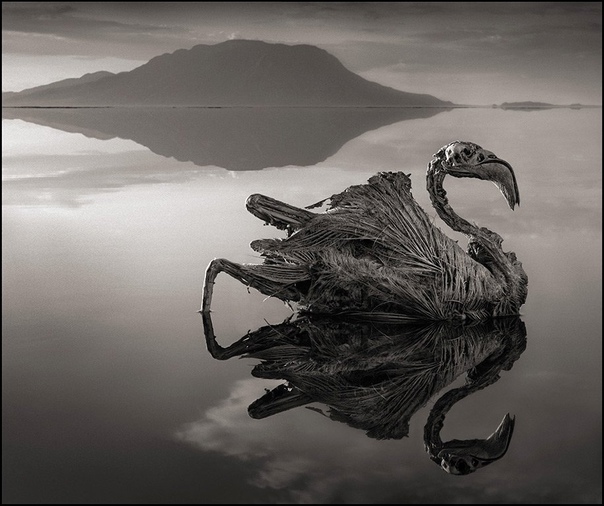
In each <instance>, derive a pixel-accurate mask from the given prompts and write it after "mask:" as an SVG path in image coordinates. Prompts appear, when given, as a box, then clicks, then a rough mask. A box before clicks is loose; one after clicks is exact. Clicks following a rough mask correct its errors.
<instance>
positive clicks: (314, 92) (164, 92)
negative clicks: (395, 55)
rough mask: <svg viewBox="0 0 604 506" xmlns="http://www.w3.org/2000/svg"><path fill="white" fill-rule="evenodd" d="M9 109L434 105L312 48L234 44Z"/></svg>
mask: <svg viewBox="0 0 604 506" xmlns="http://www.w3.org/2000/svg"><path fill="white" fill-rule="evenodd" d="M2 102H3V106H116V105H120V106H133V105H139V106H140V105H147V106H149V105H153V106H288V107H291V106H352V107H359V106H364V107H367V106H398V107H401V106H436V107H446V106H448V105H452V104H451V102H444V101H442V100H440V99H438V98H435V97H433V96H430V95H425V94H417V93H406V92H403V91H399V90H395V89H393V88H389V87H386V86H382V85H380V84H378V83H374V82H371V81H368V80H366V79H364V78H362V77H361V76H359V75H357V74H355V73H354V72H351V71H350V70H348V69H346V68H345V67H344V65H342V63H341V62H340V61H339V60H338V59H337V58H336V57H335V56H333V55H331V54H329V53H328V52H327V51H325V50H323V49H320V48H318V47H315V46H311V45H306V44H303V45H294V46H290V45H285V44H272V43H267V42H262V41H254V40H229V41H226V42H222V43H219V44H214V45H204V44H200V45H197V46H194V47H193V48H191V49H179V50H178V51H175V52H174V53H169V54H163V55H161V56H157V57H155V58H152V59H151V60H150V61H148V62H147V63H145V64H144V65H141V66H140V67H138V68H135V69H134V70H131V71H129V72H121V73H119V74H113V73H110V72H97V73H94V74H87V75H85V76H83V77H81V78H79V79H67V80H63V81H59V82H56V83H52V84H49V85H45V86H39V87H36V88H32V89H29V90H24V91H21V92H18V93H6V94H3V96H2Z"/></svg>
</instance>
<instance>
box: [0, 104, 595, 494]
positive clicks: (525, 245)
mask: <svg viewBox="0 0 604 506" xmlns="http://www.w3.org/2000/svg"><path fill="white" fill-rule="evenodd" d="M601 125H602V113H601V109H582V110H570V109H553V110H544V111H530V112H529V111H510V110H508V111H504V110H499V109H455V110H449V111H439V110H414V111H407V112H400V111H399V112H396V111H375V110H374V111H372V110H360V111H355V110H348V111H338V110H319V111H312V110H306V111H294V110H273V111H266V110H245V109H244V110H236V109H231V110H228V109H225V110H222V109H219V110H178V109H176V110H162V111H157V110H156V111H150V110H76V111H65V110H53V111H43V110H38V111H31V110H30V111H20V112H15V111H10V110H5V111H4V113H3V121H2V165H3V191H2V197H3V208H2V300H3V303H2V306H3V307H2V330H3V338H2V380H3V381H2V412H3V430H2V433H3V443H2V448H3V450H2V459H3V460H2V464H3V473H2V489H3V492H2V495H3V502H5V503H7V502H8V503H10V502H13V503H15V502H21V503H22V502H42V503H49V502H63V503H100V502H110V503H120V502H129V503H383V502H399V503H441V502H444V503H601V501H602V478H601V476H602V453H601V449H602V440H601V435H602V430H601V428H602V425H601V422H602V418H601V415H602V372H601V371H602V355H601V352H602V345H601V342H602V327H601V324H602V292H601V289H602V283H601V280H602V271H601V259H602V257H601V240H602V237H601V232H602V221H601V219H602V216H601V210H602V209H601V189H602V171H601V157H602V151H601V138H602V127H601ZM455 139H461V140H469V141H473V142H475V143H477V144H480V145H482V146H483V147H484V148H486V149H488V150H491V151H493V152H495V153H496V154H497V155H498V156H500V157H501V158H503V159H505V160H507V161H508V162H510V163H511V165H512V166H513V167H514V169H515V171H516V177H517V180H518V185H519V189H520V197H521V205H520V207H519V208H517V209H516V210H515V211H514V212H512V211H510V210H509V208H508V207H507V205H506V203H505V200H504V199H503V198H502V197H501V195H500V194H499V192H498V191H497V189H496V188H495V187H494V186H493V185H490V184H487V183H485V182H481V181H475V180H467V179H464V180H452V178H448V179H447V181H446V182H445V183H446V187H447V190H448V196H449V200H450V203H451V204H452V206H453V208H454V209H455V210H456V211H457V212H458V214H460V215H461V216H463V217H465V218H467V219H469V220H470V221H473V222H476V223H477V224H478V225H480V226H486V227H488V228H490V229H491V230H494V231H496V232H498V233H499V234H500V235H501V236H502V237H503V238H504V242H503V247H504V250H505V251H514V252H516V254H517V256H518V258H519V260H521V261H522V263H523V266H524V269H525V271H526V272H527V274H528V277H529V295H528V300H527V303H526V304H525V306H524V307H523V311H522V317H521V319H522V322H523V327H522V328H523V329H525V331H524V330H523V332H525V333H526V341H525V344H524V348H523V350H524V351H521V353H519V354H518V356H517V357H515V361H513V364H512V367H511V369H509V370H503V371H501V374H500V379H499V381H497V382H496V383H494V384H492V385H490V386H488V387H486V388H483V389H480V390H479V391H476V392H473V393H471V395H467V396H466V397H465V398H463V399H461V400H460V401H459V402H458V403H456V404H455V406H453V407H452V408H451V409H450V411H449V412H448V414H447V416H446V420H445V422H444V427H443V429H442V432H441V436H442V438H443V440H451V439H475V438H486V437H487V436H488V435H489V434H491V433H492V432H493V431H494V430H495V428H496V427H497V425H498V424H499V423H500V421H501V420H502V417H503V416H504V415H505V414H506V413H510V414H511V415H513V416H515V420H516V421H515V429H514V433H513V437H512V439H511V443H510V446H509V449H508V451H507V453H506V454H505V456H504V457H503V458H501V459H500V460H498V461H496V462H494V463H493V464H492V465H489V466H488V467H485V468H483V469H479V470H477V471H476V472H475V473H473V474H469V475H466V476H454V475H450V474H447V473H445V472H444V471H443V470H442V469H441V468H440V467H439V466H437V465H435V464H434V462H432V461H431V460H430V458H429V456H428V455H427V454H426V452H425V451H424V443H423V430H424V425H425V424H426V421H427V419H428V416H429V414H430V411H431V409H432V408H433V407H434V406H435V403H436V401H437V399H438V398H439V395H441V394H442V392H440V393H433V392H432V393H430V392H428V396H427V397H426V398H425V399H419V400H418V401H417V402H418V406H416V408H414V409H413V410H411V412H410V413H409V416H408V420H407V421H408V427H407V428H406V429H407V430H406V432H407V435H408V437H402V438H400V439H377V438H375V437H368V435H367V434H366V432H367V431H366V430H363V429H362V428H355V427H353V426H351V424H347V423H341V421H336V420H333V419H330V418H329V416H322V415H325V414H326V413H327V412H328V405H327V404H323V403H321V402H320V400H319V401H317V402H314V403H310V404H307V407H310V408H312V409H307V408H306V407H302V406H300V407H296V408H293V409H289V410H285V411H281V412H278V413H274V414H272V415H270V416H267V417H265V418H262V419H254V418H251V417H250V416H249V415H248V406H250V404H252V403H254V401H256V400H257V399H259V398H261V397H262V396H263V395H264V394H265V393H266V391H267V390H271V389H273V388H275V387H277V386H278V385H280V384H281V383H283V381H281V380H279V379H263V378H259V377H256V376H252V374H251V372H252V369H253V368H254V366H257V365H258V364H259V363H260V360H259V359H257V358H242V359H237V358H236V356H234V357H233V358H230V359H229V360H224V361H218V360H215V359H214V358H213V357H212V356H211V354H210V353H209V352H208V349H207V348H206V343H205V340H204V335H203V327H202V322H201V318H200V315H199V314H198V313H197V310H198V309H199V305H200V300H201V289H202V284H203V277H204V271H205V268H206V266H207V265H208V263H209V262H210V261H211V260H212V259H213V258H214V257H225V258H228V259H230V260H233V261H236V262H242V263H246V262H247V263H258V262H259V261H260V259H259V257H258V255H257V254H256V253H254V252H253V251H252V250H251V249H250V248H249V243H250V241H252V240H254V239H258V238H262V237H283V236H284V235H283V232H281V231H278V230H276V229H273V228H271V227H266V226H264V225H263V223H262V222H260V220H258V219H257V218H255V217H254V216H252V215H251V214H249V213H247V211H246V210H245V200H246V198H247V197H248V196H249V195H251V194H252V193H263V194H265V195H269V196H272V197H275V198H278V199H279V200H283V201H285V202H288V203H291V204H293V205H298V206H306V205H309V204H312V203H315V202H317V201H319V200H322V199H324V198H325V197H328V196H330V195H332V194H334V193H338V192H340V191H342V190H343V189H344V188H346V187H348V186H350V185H353V184H361V183H363V182H365V181H366V180H367V179H368V178H369V177H371V176H372V175H373V174H375V173H376V172H378V171H404V172H405V173H407V174H410V175H411V179H412V182H413V194H414V196H415V198H416V200H417V201H418V202H419V204H420V205H421V206H422V207H423V208H424V209H425V210H426V211H427V212H428V213H429V215H430V216H433V217H434V219H435V223H436V224H437V225H439V226H441V227H442V228H443V229H444V230H445V231H446V232H447V233H449V231H448V229H446V226H445V225H444V224H442V222H440V221H439V220H438V219H437V217H436V213H435V212H434V211H433V209H432V208H431V207H430V202H429V198H428V196H427V193H426V191H425V189H424V188H425V182H424V178H425V168H426V165H427V163H428V161H429V160H430V159H431V155H432V153H434V152H436V150H437V149H438V148H440V147H441V146H442V145H444V144H447V143H448V142H450V141H452V140H455ZM450 235H451V236H452V237H455V238H457V239H459V240H460V243H463V241H464V239H463V237H461V236H459V237H456V236H455V234H453V233H451V234H450ZM212 310H213V312H212V321H213V325H214V330H215V332H216V336H217V341H218V343H220V345H221V346H223V347H228V346H229V345H230V344H231V343H236V342H237V341H238V340H239V339H240V338H241V337H242V336H245V335H246V333H247V332H248V331H252V332H254V331H256V330H258V329H261V328H263V327H266V326H267V325H271V326H272V327H274V328H281V327H277V326H278V325H279V324H281V323H282V322H283V321H284V320H285V319H286V318H288V317H290V316H291V315H292V311H291V309H290V308H289V307H287V306H286V305H284V304H283V303H281V302H280V301H278V300H274V299H270V298H266V297H264V296H262V295H261V294H259V293H257V292H254V291H250V292H249V293H248V291H247V290H246V288H245V287H244V286H243V285H241V284H240V283H238V282H237V281H235V280H233V279H231V278H229V277H227V276H226V275H221V276H219V277H218V280H217V284H216V287H215V292H214V300H213V303H212ZM252 335H253V334H252ZM383 335H385V334H383ZM521 337H522V336H521ZM485 342H486V341H485ZM485 346H486V345H485ZM459 372H460V371H458V373H459ZM461 385H463V374H461V376H459V377H458V379H457V380H454V381H453V382H452V383H450V384H448V385H441V386H446V388H447V389H451V388H455V387H460V386H461ZM444 391H445V390H443V392H444ZM332 407H333V406H332Z"/></svg>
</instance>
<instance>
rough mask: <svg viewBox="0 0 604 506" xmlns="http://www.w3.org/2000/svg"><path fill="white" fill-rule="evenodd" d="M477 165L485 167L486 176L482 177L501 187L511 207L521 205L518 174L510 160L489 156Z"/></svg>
mask: <svg viewBox="0 0 604 506" xmlns="http://www.w3.org/2000/svg"><path fill="white" fill-rule="evenodd" d="M477 165H479V166H481V167H484V169H485V170H484V177H481V178H480V179H486V180H488V181H491V182H493V183H494V184H495V186H497V188H499V190H500V191H501V193H502V194H503V196H504V197H505V200H507V203H508V205H509V206H510V209H512V210H514V206H518V205H520V193H519V192H518V183H517V182H516V175H515V174H514V169H512V166H511V165H510V164H509V163H508V162H506V161H505V160H502V159H501V158H487V159H486V160H484V161H483V162H480V163H478V164H477ZM481 172H482V171H481Z"/></svg>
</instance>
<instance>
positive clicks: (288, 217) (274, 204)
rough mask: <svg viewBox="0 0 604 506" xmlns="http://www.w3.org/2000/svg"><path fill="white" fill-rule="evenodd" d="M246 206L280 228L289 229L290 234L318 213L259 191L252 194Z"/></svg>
mask: <svg viewBox="0 0 604 506" xmlns="http://www.w3.org/2000/svg"><path fill="white" fill-rule="evenodd" d="M245 206H246V208H247V210H248V211H249V212H250V213H252V214H253V215H254V216H256V217H257V218H260V219H261V220H263V221H265V222H266V223H268V224H269V225H273V226H275V227H277V228H278V229H279V230H287V231H288V234H290V235H291V234H292V233H293V232H295V231H296V230H298V229H300V228H302V227H303V226H304V225H306V224H307V223H308V222H309V221H310V220H311V219H312V218H313V217H315V216H316V213H313V212H311V211H307V210H306V209H300V208H299V207H295V206H292V205H290V204H286V203H284V202H280V201H279V200H275V199H273V198H271V197H266V196H264V195H260V194H258V193H255V194H254V195H250V196H249V197H248V199H247V201H246V203H245Z"/></svg>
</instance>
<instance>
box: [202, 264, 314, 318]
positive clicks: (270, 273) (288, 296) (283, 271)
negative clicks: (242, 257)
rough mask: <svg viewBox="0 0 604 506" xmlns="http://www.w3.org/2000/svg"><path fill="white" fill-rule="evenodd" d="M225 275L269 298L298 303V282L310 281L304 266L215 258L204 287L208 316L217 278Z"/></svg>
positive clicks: (204, 300)
mask: <svg viewBox="0 0 604 506" xmlns="http://www.w3.org/2000/svg"><path fill="white" fill-rule="evenodd" d="M221 272H225V273H226V274H228V275H229V276H231V277H233V278H235V279H236V280H238V281H240V282H241V283H243V284H244V285H246V286H250V287H252V288H255V289H256V290H258V291H259V292H260V293H263V294H264V295H268V296H269V297H273V296H274V297H277V298H279V299H281V300H285V301H294V302H295V301H299V300H300V296H301V292H300V290H299V288H298V286H297V285H298V283H301V282H305V281H308V279H309V275H308V273H307V271H306V270H305V269H304V268H303V267H299V266H296V265H290V264H285V263H277V264H259V265H256V264H244V265H242V264H238V263H235V262H231V261H230V260H226V259H225V258H215V259H214V260H212V261H211V262H210V265H208V268H207V269H206V277H205V281H204V286H203V299H202V304H201V311H200V312H201V313H202V314H203V313H209V312H210V306H211V304H212V294H213V291H214V284H215V279H216V276H218V274H220V273H221Z"/></svg>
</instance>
